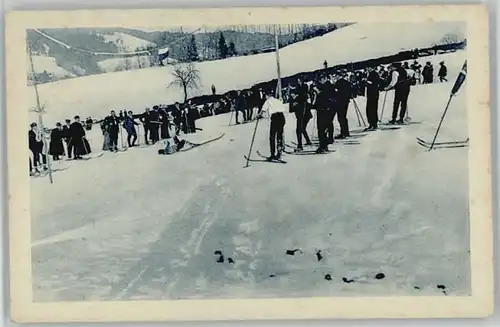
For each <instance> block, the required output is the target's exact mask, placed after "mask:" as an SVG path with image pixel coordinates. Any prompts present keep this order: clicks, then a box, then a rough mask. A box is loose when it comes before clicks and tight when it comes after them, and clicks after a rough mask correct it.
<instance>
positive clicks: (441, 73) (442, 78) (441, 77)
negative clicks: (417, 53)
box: [438, 61, 448, 82]
mask: <svg viewBox="0 0 500 327" xmlns="http://www.w3.org/2000/svg"><path fill="white" fill-rule="evenodd" d="M439 65H440V67H439V72H438V76H439V81H440V82H443V81H445V82H448V79H447V78H446V76H447V75H448V69H447V68H446V66H445V65H444V61H441V62H440V63H439Z"/></svg>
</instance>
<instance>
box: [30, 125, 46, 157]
mask: <svg viewBox="0 0 500 327" xmlns="http://www.w3.org/2000/svg"><path fill="white" fill-rule="evenodd" d="M28 144H29V149H30V150H31V151H32V152H42V150H43V142H42V141H38V140H37V139H36V133H35V132H33V131H32V130H30V131H29V132H28Z"/></svg>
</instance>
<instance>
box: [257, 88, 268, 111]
mask: <svg viewBox="0 0 500 327" xmlns="http://www.w3.org/2000/svg"><path fill="white" fill-rule="evenodd" d="M264 102H266V96H265V95H264V92H263V91H262V88H261V87H260V88H259V90H258V91H257V94H256V106H257V115H260V114H261V112H262V106H263V105H264Z"/></svg>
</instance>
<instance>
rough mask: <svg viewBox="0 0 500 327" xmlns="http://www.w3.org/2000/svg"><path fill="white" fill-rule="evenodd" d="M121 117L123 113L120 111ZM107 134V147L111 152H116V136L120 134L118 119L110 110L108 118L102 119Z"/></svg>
mask: <svg viewBox="0 0 500 327" xmlns="http://www.w3.org/2000/svg"><path fill="white" fill-rule="evenodd" d="M121 113H122V115H123V111H121ZM104 125H106V127H107V129H108V133H109V147H110V151H111V152H118V134H119V133H120V119H119V118H118V117H117V116H116V112H115V111H114V110H111V113H110V115H109V116H108V117H106V118H105V119H104Z"/></svg>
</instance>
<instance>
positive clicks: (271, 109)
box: [258, 93, 285, 161]
mask: <svg viewBox="0 0 500 327" xmlns="http://www.w3.org/2000/svg"><path fill="white" fill-rule="evenodd" d="M284 112H285V105H284V104H283V102H281V100H279V99H276V98H275V97H273V96H272V94H271V93H267V94H266V102H264V104H263V105H262V112H261V115H259V116H258V118H262V117H263V114H264V113H266V115H267V116H268V117H270V118H271V125H270V130H269V150H270V153H271V155H270V156H269V157H268V158H267V160H268V161H273V160H281V151H282V150H283V145H284V144H283V128H284V127H285V115H284V114H283V113H284Z"/></svg>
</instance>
